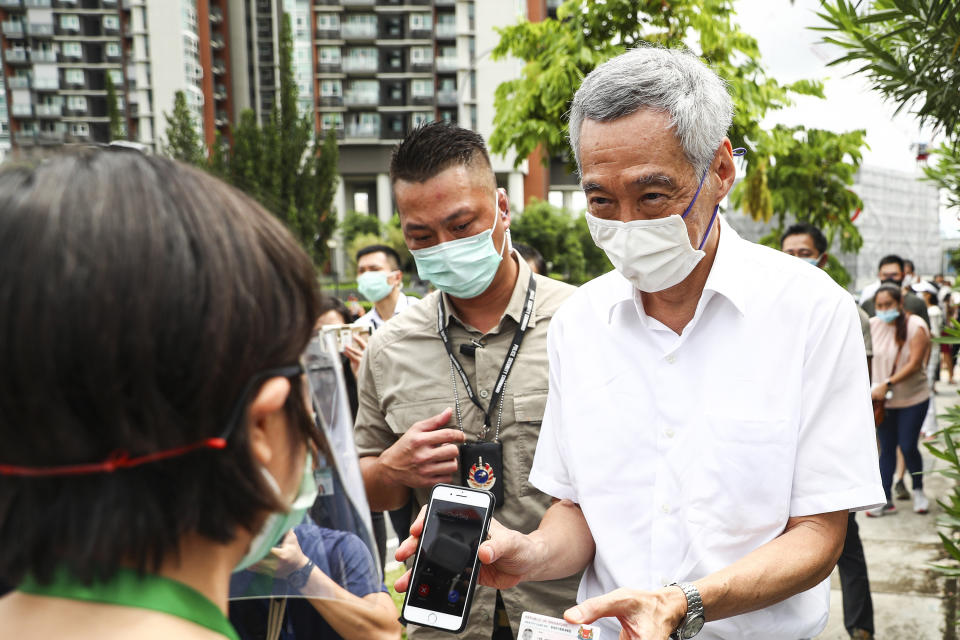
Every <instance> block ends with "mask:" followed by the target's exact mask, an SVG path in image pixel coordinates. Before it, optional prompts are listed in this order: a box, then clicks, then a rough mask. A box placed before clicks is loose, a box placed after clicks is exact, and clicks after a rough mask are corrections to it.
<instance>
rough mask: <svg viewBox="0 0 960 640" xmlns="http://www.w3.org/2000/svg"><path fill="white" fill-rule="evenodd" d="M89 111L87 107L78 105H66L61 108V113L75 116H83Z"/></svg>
mask: <svg viewBox="0 0 960 640" xmlns="http://www.w3.org/2000/svg"><path fill="white" fill-rule="evenodd" d="M88 112H89V107H79V106H73V107H71V106H66V107H64V108H63V115H65V116H71V117H74V118H75V117H77V116H85V115H87V113H88Z"/></svg>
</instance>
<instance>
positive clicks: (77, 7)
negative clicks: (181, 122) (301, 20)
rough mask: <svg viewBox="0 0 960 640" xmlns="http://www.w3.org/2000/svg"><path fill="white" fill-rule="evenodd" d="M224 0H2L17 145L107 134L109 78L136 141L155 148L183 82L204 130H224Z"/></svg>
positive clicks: (210, 134)
mask: <svg viewBox="0 0 960 640" xmlns="http://www.w3.org/2000/svg"><path fill="white" fill-rule="evenodd" d="M226 2H227V0H163V2H158V1H156V0H151V1H149V2H148V1H147V0H122V2H120V1H118V0H0V36H2V46H0V59H2V66H3V77H4V80H5V82H4V85H5V91H4V94H5V95H4V98H5V102H6V105H7V106H8V113H9V118H8V125H9V128H10V131H11V142H12V144H13V145H14V146H32V145H37V144H61V143H63V142H91V141H94V142H106V141H107V140H108V139H109V125H110V121H109V117H108V115H107V114H108V106H107V86H106V85H107V77H108V76H109V77H110V79H111V80H112V82H113V85H114V87H115V90H116V94H117V104H118V106H119V107H120V110H121V113H122V114H123V120H124V125H125V126H126V128H127V131H128V132H129V137H130V139H131V140H134V141H137V142H141V143H144V144H146V145H148V146H150V147H154V148H155V147H156V146H157V144H158V142H159V141H160V139H161V138H162V136H163V131H164V128H165V120H164V118H163V114H164V113H170V112H171V111H172V109H173V102H174V94H175V93H176V92H177V91H184V92H185V94H186V96H187V100H188V104H189V105H190V107H191V109H192V111H193V112H194V114H195V116H196V122H197V125H198V128H200V129H202V132H203V137H204V139H205V140H206V141H207V143H208V144H212V143H213V141H214V139H215V137H216V133H217V131H220V132H222V133H228V131H229V117H228V114H229V112H230V98H231V90H230V82H229V73H228V64H227V63H226V56H225V55H224V51H225V50H226V48H227V36H226V34H225V33H224V31H223V30H224V27H223V22H224V20H223V16H224V13H225V9H226V7H225V5H226Z"/></svg>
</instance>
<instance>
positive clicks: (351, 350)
mask: <svg viewBox="0 0 960 640" xmlns="http://www.w3.org/2000/svg"><path fill="white" fill-rule="evenodd" d="M343 354H344V355H345V356H347V359H348V360H350V363H351V364H360V361H361V360H362V359H363V349H357V348H356V347H353V346H351V345H349V344H348V345H347V346H345V347H344V348H343Z"/></svg>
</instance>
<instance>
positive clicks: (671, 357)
mask: <svg viewBox="0 0 960 640" xmlns="http://www.w3.org/2000/svg"><path fill="white" fill-rule="evenodd" d="M676 361H677V356H675V355H673V354H672V353H671V354H670V355H668V356H667V362H668V363H670V364H673V363H674V362H676Z"/></svg>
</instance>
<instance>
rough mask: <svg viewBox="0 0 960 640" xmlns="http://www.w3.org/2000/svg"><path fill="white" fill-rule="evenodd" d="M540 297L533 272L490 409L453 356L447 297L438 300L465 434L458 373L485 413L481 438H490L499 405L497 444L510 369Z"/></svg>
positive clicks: (440, 327)
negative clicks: (494, 415) (445, 300)
mask: <svg viewBox="0 0 960 640" xmlns="http://www.w3.org/2000/svg"><path fill="white" fill-rule="evenodd" d="M536 295H537V282H536V280H535V279H534V277H533V274H532V273H531V274H530V281H529V283H528V284H527V299H526V301H525V302H524V303H523V313H522V314H521V315H520V324H519V325H518V326H517V330H516V331H515V332H514V334H513V342H512V343H511V344H510V350H509V351H508V352H507V357H506V358H505V359H504V361H503V364H502V365H501V366H500V374H499V375H498V376H497V383H496V385H495V386H494V388H493V393H492V394H491V397H490V406H489V408H487V409H484V408H483V405H482V404H480V400H478V399H477V396H476V394H475V393H474V392H473V387H472V386H471V385H470V379H469V378H468V377H467V373H466V371H464V370H463V366H462V365H461V364H460V361H459V360H457V357H456V356H455V355H453V347H452V346H451V345H450V337H449V336H448V335H447V328H446V315H447V314H446V308H445V307H444V304H443V295H442V294H441V295H440V297H439V298H438V299H437V333H439V334H440V339H441V340H442V341H443V346H444V348H445V349H446V350H447V356H448V357H449V358H450V380H451V382H452V383H453V397H454V401H455V404H456V408H457V423H458V425H459V427H460V430H461V431H463V422H462V415H461V411H460V394H459V392H458V390H457V378H456V374H457V373H459V374H460V379H461V380H462V381H463V386H464V388H465V389H466V392H467V397H469V398H470V401H471V402H473V404H474V405H476V406H477V408H478V409H480V411H481V413H482V414H483V429H481V431H480V436H479V437H480V439H484V438H486V436H487V432H488V431H489V429H490V426H491V425H490V422H491V420H490V414H491V412H492V411H493V408H494V407H495V406H499V411H498V414H497V430H496V433H495V435H494V441H495V442H496V441H497V440H499V438H500V425H501V423H502V420H503V392H504V388H505V386H506V382H507V376H509V375H510V370H511V369H512V368H513V363H514V362H515V361H516V359H517V354H518V353H519V352H520V344H521V343H522V342H523V338H524V336H525V335H526V333H527V327H528V325H529V323H530V318H531V317H532V316H533V303H534V300H535V299H536Z"/></svg>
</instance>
